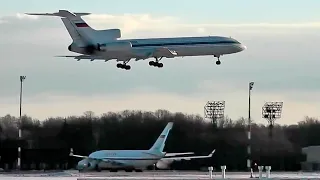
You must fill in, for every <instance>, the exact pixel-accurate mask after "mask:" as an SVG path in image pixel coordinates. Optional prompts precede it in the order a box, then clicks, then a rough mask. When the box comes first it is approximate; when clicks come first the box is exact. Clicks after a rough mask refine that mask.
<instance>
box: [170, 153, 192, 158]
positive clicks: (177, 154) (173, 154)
mask: <svg viewBox="0 0 320 180" xmlns="http://www.w3.org/2000/svg"><path fill="white" fill-rule="evenodd" d="M188 154H194V152H184V153H166V155H165V157H171V156H180V155H188Z"/></svg>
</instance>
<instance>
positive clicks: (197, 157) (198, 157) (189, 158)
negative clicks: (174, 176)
mask: <svg viewBox="0 0 320 180" xmlns="http://www.w3.org/2000/svg"><path fill="white" fill-rule="evenodd" d="M215 151H216V150H213V151H212V152H211V153H210V154H209V155H207V156H186V157H169V158H166V157H164V158H162V159H161V160H164V161H165V160H173V161H180V160H191V159H201V158H209V157H212V155H213V153H214V152H215Z"/></svg>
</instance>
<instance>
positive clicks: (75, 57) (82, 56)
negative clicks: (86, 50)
mask: <svg viewBox="0 0 320 180" xmlns="http://www.w3.org/2000/svg"><path fill="white" fill-rule="evenodd" d="M55 57H65V58H74V59H76V60H78V61H80V60H81V59H90V60H91V61H94V60H104V61H108V60H110V59H105V58H103V57H101V56H88V55H79V56H55Z"/></svg>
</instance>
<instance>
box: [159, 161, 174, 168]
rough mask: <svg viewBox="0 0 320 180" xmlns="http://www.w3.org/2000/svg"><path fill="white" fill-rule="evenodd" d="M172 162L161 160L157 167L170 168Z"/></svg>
mask: <svg viewBox="0 0 320 180" xmlns="http://www.w3.org/2000/svg"><path fill="white" fill-rule="evenodd" d="M171 163H172V161H164V160H160V161H158V162H157V164H156V167H157V168H159V169H170V164H171Z"/></svg>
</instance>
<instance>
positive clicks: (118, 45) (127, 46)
mask: <svg viewBox="0 0 320 180" xmlns="http://www.w3.org/2000/svg"><path fill="white" fill-rule="evenodd" d="M131 49H132V44H131V43H130V42H112V43H108V44H103V45H100V46H99V50H101V51H126V50H131Z"/></svg>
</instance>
